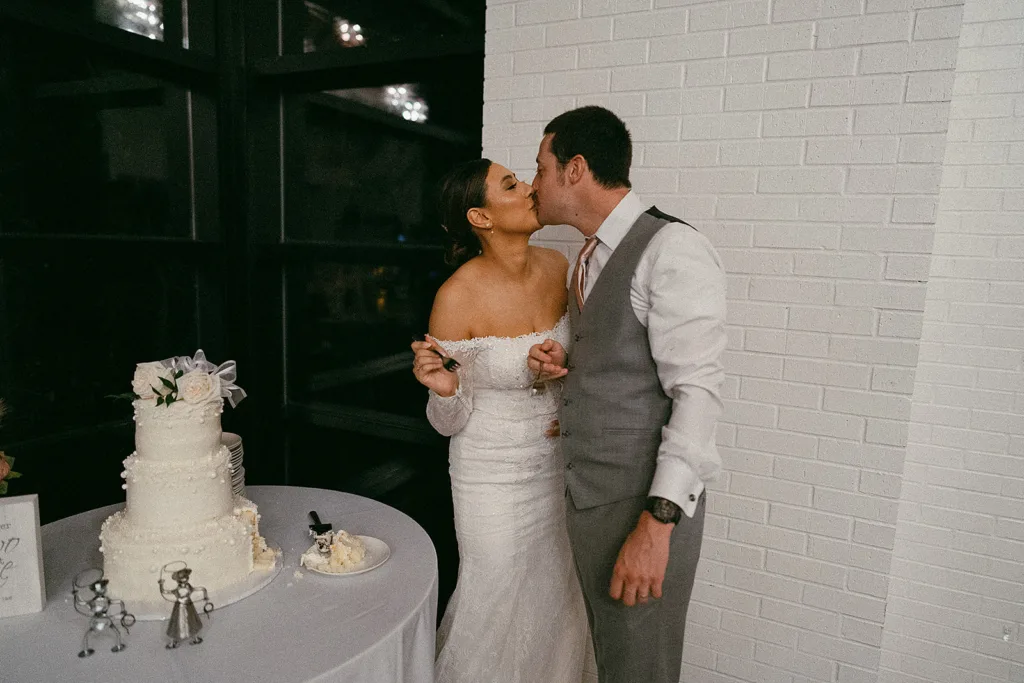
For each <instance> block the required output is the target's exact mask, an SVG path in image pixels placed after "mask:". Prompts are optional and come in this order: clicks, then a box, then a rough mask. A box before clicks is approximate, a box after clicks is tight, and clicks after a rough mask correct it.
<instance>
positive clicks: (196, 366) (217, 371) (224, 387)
mask: <svg viewBox="0 0 1024 683" xmlns="http://www.w3.org/2000/svg"><path fill="white" fill-rule="evenodd" d="M161 362H162V363H168V362H169V363H170V364H171V367H173V368H174V369H175V370H176V371H178V370H180V371H182V372H183V373H185V374H188V373H190V372H193V371H194V370H199V371H201V372H205V373H207V374H209V375H213V376H215V377H217V378H218V379H220V395H221V397H222V398H226V399H227V400H228V403H230V404H231V407H232V408H234V407H236V406H238V404H239V403H241V402H242V399H243V398H245V396H246V394H245V389H243V388H242V387H240V386H238V385H237V384H235V380H237V379H238V365H237V363H235V361H233V360H229V361H224V362H223V363H221V364H220V365H214V364H213V363H211V362H210V361H208V360H206V354H205V353H204V352H203V350H202V349H199V350H198V351H196V355H195V356H193V357H192V358H189V357H188V356H175V357H174V358H169V359H167V360H165V361H161ZM175 374H177V372H176V373H175Z"/></svg>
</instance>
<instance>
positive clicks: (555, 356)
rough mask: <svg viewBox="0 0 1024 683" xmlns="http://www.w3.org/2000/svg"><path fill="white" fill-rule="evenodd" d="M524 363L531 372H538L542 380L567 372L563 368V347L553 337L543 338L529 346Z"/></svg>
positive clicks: (560, 375)
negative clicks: (541, 340)
mask: <svg viewBox="0 0 1024 683" xmlns="http://www.w3.org/2000/svg"><path fill="white" fill-rule="evenodd" d="M526 365H527V367H529V368H530V371H531V372H534V373H540V379H542V380H544V381H547V380H551V379H558V378H559V377H565V376H566V375H567V374H569V371H568V370H567V369H566V368H565V349H564V348H563V347H562V345H561V344H559V343H558V342H556V341H555V340H554V339H545V340H544V341H543V342H541V343H540V344H534V345H533V346H531V347H530V353H529V355H528V356H527V357H526Z"/></svg>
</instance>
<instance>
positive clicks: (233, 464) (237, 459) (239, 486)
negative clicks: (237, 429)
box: [220, 432, 245, 496]
mask: <svg viewBox="0 0 1024 683" xmlns="http://www.w3.org/2000/svg"><path fill="white" fill-rule="evenodd" d="M220 442H221V443H222V444H223V445H225V446H227V447H228V450H229V451H231V455H230V457H229V458H228V467H229V469H230V470H231V491H232V492H233V493H234V494H235V495H236V496H244V495H245V468H244V467H242V455H243V451H242V437H240V436H239V435H238V434H232V433H231V432H224V433H223V434H221V437H220Z"/></svg>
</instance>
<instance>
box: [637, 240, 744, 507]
mask: <svg viewBox="0 0 1024 683" xmlns="http://www.w3.org/2000/svg"><path fill="white" fill-rule="evenodd" d="M725 290H726V286H725V270H724V268H723V267H722V263H721V260H720V259H719V257H718V254H717V253H716V252H715V250H714V247H713V246H712V245H711V243H710V242H709V241H708V240H707V238H706V237H704V236H703V235H701V234H700V233H699V232H697V231H696V230H694V229H692V228H690V227H689V226H686V225H682V224H679V223H672V224H669V225H667V226H665V227H664V228H663V229H662V230H661V231H659V232H658V234H657V235H655V237H654V239H652V240H651V243H650V244H649V245H648V247H647V250H646V251H645V252H644V255H643V257H642V258H641V260H640V263H639V264H638V266H637V272H636V274H635V276H634V278H633V287H632V289H631V293H630V294H631V300H632V303H633V308H634V310H635V311H636V313H637V317H638V318H639V319H640V322H641V323H643V324H645V325H646V327H647V331H648V338H649V340H650V345H651V354H652V356H653V357H654V361H655V364H656V365H657V368H658V378H659V380H660V381H661V385H662V388H663V389H664V391H665V393H666V394H667V395H668V396H670V397H671V398H672V415H671V417H670V418H669V422H668V424H667V425H665V427H663V428H662V442H661V447H660V448H659V450H658V462H657V467H656V469H655V473H654V481H653V483H652V484H651V489H650V492H649V495H651V496H658V497H660V498H665V499H667V500H670V501H672V502H674V503H675V504H676V505H679V506H680V507H681V508H682V509H683V512H684V513H685V514H686V515H687V516H689V517H692V516H693V513H694V511H695V510H696V508H697V499H698V498H699V496H700V494H701V492H702V491H703V490H704V486H705V483H708V482H711V481H713V480H714V479H715V478H716V477H717V476H718V473H719V471H720V470H721V466H722V464H721V458H720V457H719V455H718V449H717V447H716V445H715V429H716V423H717V420H718V416H719V415H720V414H721V412H722V402H721V398H720V396H719V392H720V388H721V385H722V381H723V380H724V378H725V371H724V369H723V367H722V363H721V356H722V352H723V351H724V350H725V347H726V343H727V339H726V333H725V308H726V305H725Z"/></svg>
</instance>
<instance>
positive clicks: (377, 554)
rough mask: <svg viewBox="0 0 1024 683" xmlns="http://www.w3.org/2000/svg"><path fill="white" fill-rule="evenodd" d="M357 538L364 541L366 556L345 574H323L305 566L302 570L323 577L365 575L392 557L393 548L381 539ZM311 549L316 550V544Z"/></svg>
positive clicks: (371, 537) (302, 566)
mask: <svg viewBox="0 0 1024 683" xmlns="http://www.w3.org/2000/svg"><path fill="white" fill-rule="evenodd" d="M356 538H358V539H360V540H362V542H363V545H364V546H366V555H365V556H364V557H363V561H362V562H360V563H359V564H357V565H356V566H355V567H353V568H352V569H349V570H347V571H343V572H323V571H320V570H319V569H313V568H312V567H306V566H305V565H300V569H308V570H309V571H311V572H314V573H316V574H321V575H322V576H355V575H356V574H364V573H366V572H368V571H371V570H373V569H376V568H377V567H379V566H381V565H382V564H384V563H385V562H387V561H388V558H389V557H391V548H389V547H388V544H387V543H385V542H384V541H382V540H380V539H379V538H374V537H373V536H356ZM309 549H310V550H315V549H316V543H314V544H313V545H311V546H309Z"/></svg>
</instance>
